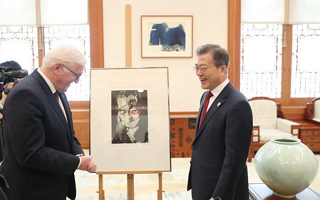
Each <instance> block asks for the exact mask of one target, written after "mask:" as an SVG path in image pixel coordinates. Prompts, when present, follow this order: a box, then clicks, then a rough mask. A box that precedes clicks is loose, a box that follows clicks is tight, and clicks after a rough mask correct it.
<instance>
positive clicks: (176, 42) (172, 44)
mask: <svg viewBox="0 0 320 200" xmlns="http://www.w3.org/2000/svg"><path fill="white" fill-rule="evenodd" d="M192 34H193V16H191V15H142V16H141V43H142V45H141V57H143V58H153V57H163V58H168V57H173V58H176V57H185V58H189V57H192V51H193V50H192V37H193V36H192Z"/></svg>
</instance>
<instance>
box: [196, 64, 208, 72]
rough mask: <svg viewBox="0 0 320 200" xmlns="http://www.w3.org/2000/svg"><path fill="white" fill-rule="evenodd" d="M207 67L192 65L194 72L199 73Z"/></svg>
mask: <svg viewBox="0 0 320 200" xmlns="http://www.w3.org/2000/svg"><path fill="white" fill-rule="evenodd" d="M207 69H208V67H198V66H197V65H195V66H193V70H194V71H195V72H196V73H198V71H200V72H201V73H204V72H205V71H206V70H207Z"/></svg>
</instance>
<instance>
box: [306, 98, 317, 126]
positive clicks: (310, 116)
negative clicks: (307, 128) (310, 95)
mask: <svg viewBox="0 0 320 200" xmlns="http://www.w3.org/2000/svg"><path fill="white" fill-rule="evenodd" d="M304 119H306V120H308V121H311V122H314V123H317V124H320V97H317V98H314V99H313V100H312V102H311V103H307V105H306V110H305V113H304Z"/></svg>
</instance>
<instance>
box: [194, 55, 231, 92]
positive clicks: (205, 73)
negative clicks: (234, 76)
mask: <svg viewBox="0 0 320 200" xmlns="http://www.w3.org/2000/svg"><path fill="white" fill-rule="evenodd" d="M213 63H214V60H213V58H212V55H211V53H210V52H208V53H205V54H202V55H199V56H198V60H197V62H196V64H195V66H196V74H197V76H198V77H199V80H200V82H201V88H202V89H208V90H213V89H214V88H216V87H217V86H218V85H220V84H221V83H222V82H223V81H224V80H226V79H227V73H226V66H225V65H221V66H219V67H217V66H215V65H214V64H213Z"/></svg>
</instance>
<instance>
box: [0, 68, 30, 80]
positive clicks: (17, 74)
mask: <svg viewBox="0 0 320 200" xmlns="http://www.w3.org/2000/svg"><path fill="white" fill-rule="evenodd" d="M3 74H4V75H8V76H12V77H14V78H24V77H26V76H28V70H26V69H21V70H16V71H10V72H3Z"/></svg>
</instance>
